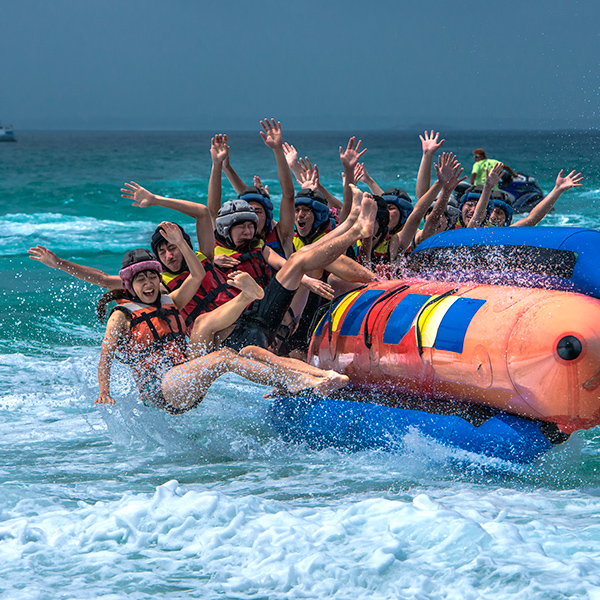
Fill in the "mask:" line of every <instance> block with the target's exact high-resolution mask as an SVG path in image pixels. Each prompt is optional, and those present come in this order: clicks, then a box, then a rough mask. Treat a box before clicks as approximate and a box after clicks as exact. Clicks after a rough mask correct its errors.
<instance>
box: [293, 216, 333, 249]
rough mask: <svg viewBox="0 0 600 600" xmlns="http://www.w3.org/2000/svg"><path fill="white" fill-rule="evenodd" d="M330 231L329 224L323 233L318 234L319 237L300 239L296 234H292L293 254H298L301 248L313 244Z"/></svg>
mask: <svg viewBox="0 0 600 600" xmlns="http://www.w3.org/2000/svg"><path fill="white" fill-rule="evenodd" d="M331 230H332V227H331V223H329V224H328V225H327V227H326V228H325V230H324V231H322V232H321V233H319V235H316V236H315V237H314V238H310V237H308V238H301V237H300V236H299V235H298V232H296V233H294V240H293V243H294V252H298V250H300V248H303V247H304V246H308V245H309V244H313V243H314V242H316V241H317V240H320V239H321V238H322V237H324V236H326V235H327V234H328V233H329V232H330V231H331Z"/></svg>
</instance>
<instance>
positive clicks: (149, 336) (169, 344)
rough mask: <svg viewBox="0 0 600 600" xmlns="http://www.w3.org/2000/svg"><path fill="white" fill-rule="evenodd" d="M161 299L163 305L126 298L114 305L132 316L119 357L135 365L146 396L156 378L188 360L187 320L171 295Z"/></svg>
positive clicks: (134, 374) (143, 395) (134, 369)
mask: <svg viewBox="0 0 600 600" xmlns="http://www.w3.org/2000/svg"><path fill="white" fill-rule="evenodd" d="M160 301H161V307H160V309H159V308H157V307H156V306H154V305H151V304H143V303H141V302H134V301H132V300H127V299H122V300H117V306H116V307H115V308H114V309H113V310H120V311H122V312H124V313H125V314H126V315H128V316H130V317H131V327H130V331H129V335H128V336H127V339H125V340H123V342H122V344H121V347H120V351H121V352H122V353H123V354H124V356H120V357H119V360H122V361H123V362H126V363H127V364H129V365H131V368H132V371H133V378H134V379H135V382H136V383H137V385H138V388H139V390H140V396H141V397H142V398H144V397H145V396H146V395H147V392H148V386H150V385H151V384H152V383H153V380H155V379H156V378H159V379H162V377H163V376H164V374H165V373H166V372H167V371H169V370H170V369H172V368H173V367H175V366H176V365H180V364H182V363H184V362H186V361H187V357H186V347H187V342H186V337H185V322H184V320H183V318H182V316H181V315H180V313H179V311H178V310H177V307H176V306H175V304H174V303H173V300H171V298H170V297H169V296H167V295H166V294H163V295H161V297H160Z"/></svg>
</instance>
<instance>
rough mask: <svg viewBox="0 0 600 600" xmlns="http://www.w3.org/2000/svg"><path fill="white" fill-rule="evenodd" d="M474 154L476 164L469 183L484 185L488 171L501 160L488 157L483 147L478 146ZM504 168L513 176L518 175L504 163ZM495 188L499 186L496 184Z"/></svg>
mask: <svg viewBox="0 0 600 600" xmlns="http://www.w3.org/2000/svg"><path fill="white" fill-rule="evenodd" d="M473 155H474V156H475V164H474V165H473V169H472V170H471V178H470V179H469V183H470V184H471V185H483V184H484V183H485V174H486V172H487V171H491V170H492V169H493V168H494V165H497V164H498V163H500V161H499V160H495V159H493V158H488V157H487V156H486V154H485V150H483V148H477V150H475V151H474V152H473ZM504 170H505V171H507V172H508V173H509V174H510V175H511V176H512V177H516V176H517V174H516V173H515V172H514V171H513V170H512V169H511V168H510V167H509V166H507V165H504ZM494 189H498V186H495V187H494Z"/></svg>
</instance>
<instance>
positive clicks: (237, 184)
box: [211, 133, 248, 214]
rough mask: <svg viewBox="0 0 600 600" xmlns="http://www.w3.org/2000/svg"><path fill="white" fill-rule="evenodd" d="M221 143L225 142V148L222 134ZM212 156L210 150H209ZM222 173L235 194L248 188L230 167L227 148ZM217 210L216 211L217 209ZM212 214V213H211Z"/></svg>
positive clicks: (224, 137) (225, 138)
mask: <svg viewBox="0 0 600 600" xmlns="http://www.w3.org/2000/svg"><path fill="white" fill-rule="evenodd" d="M221 139H222V141H224V142H225V146H227V135H226V134H224V133H223V134H222V137H221ZM211 155H212V148H211ZM222 166H223V173H225V177H227V181H229V183H230V185H231V187H232V188H233V189H234V190H235V193H236V194H238V195H239V194H241V193H242V192H243V191H244V190H245V189H246V188H247V187H248V186H247V185H246V183H244V181H243V180H242V178H241V177H240V176H239V175H238V174H237V173H236V171H235V170H234V168H233V167H232V166H231V159H230V156H229V146H227V155H226V156H225V158H224V159H223V165H222ZM217 210H218V209H217ZM211 214H212V211H211Z"/></svg>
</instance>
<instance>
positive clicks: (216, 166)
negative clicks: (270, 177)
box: [207, 119, 294, 268]
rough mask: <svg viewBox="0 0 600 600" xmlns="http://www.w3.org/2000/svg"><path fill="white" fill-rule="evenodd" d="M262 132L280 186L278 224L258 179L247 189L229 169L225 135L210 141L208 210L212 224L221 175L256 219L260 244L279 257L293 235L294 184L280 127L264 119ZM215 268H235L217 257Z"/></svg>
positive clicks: (218, 203) (288, 250)
mask: <svg viewBox="0 0 600 600" xmlns="http://www.w3.org/2000/svg"><path fill="white" fill-rule="evenodd" d="M260 124H261V126H262V128H263V131H261V132H260V135H261V137H262V139H263V141H264V143H265V145H266V146H267V147H269V148H271V150H273V154H274V155H275V162H276V164H277V174H278V177H279V183H280V185H281V202H280V205H279V220H278V221H277V222H276V221H274V220H273V208H274V207H273V202H272V201H271V198H270V196H269V193H268V188H267V187H265V186H263V185H262V182H261V180H260V178H259V177H257V176H255V177H254V185H253V186H248V185H246V184H245V183H244V181H243V180H242V179H241V178H240V177H239V175H238V174H237V173H236V172H235V170H234V169H233V168H232V166H231V162H230V157H229V146H228V145H227V135H225V134H217V135H215V137H213V138H212V140H211V145H210V155H211V158H212V169H211V173H210V179H209V183H208V202H207V204H208V209H209V211H210V214H211V216H212V218H213V222H214V221H215V220H216V218H217V216H218V212H219V209H220V208H221V198H222V182H221V180H222V173H223V172H225V175H226V177H227V179H228V180H229V182H230V183H231V185H232V186H233V189H234V190H235V191H236V193H237V194H238V198H239V199H241V200H245V201H246V202H248V203H249V204H250V205H251V206H252V207H253V208H254V212H255V213H256V216H257V217H258V226H257V232H258V237H259V238H260V239H261V240H262V242H263V244H264V245H266V246H268V247H269V248H271V249H272V250H273V251H274V252H276V253H277V254H279V255H280V256H282V257H284V258H285V257H286V256H289V255H290V254H291V253H292V237H293V235H294V183H293V180H292V175H291V173H290V170H289V167H288V164H287V161H286V157H285V154H284V152H283V138H282V132H281V123H279V122H277V123H276V122H275V119H271V121H269V119H265V120H264V121H261V122H260ZM217 264H218V265H219V266H221V267H226V268H231V267H235V266H236V265H234V264H233V262H232V261H231V260H230V259H228V258H226V257H225V256H224V255H219V256H218V257H217Z"/></svg>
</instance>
